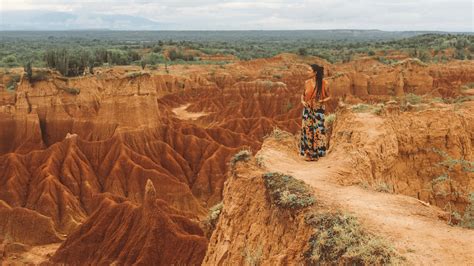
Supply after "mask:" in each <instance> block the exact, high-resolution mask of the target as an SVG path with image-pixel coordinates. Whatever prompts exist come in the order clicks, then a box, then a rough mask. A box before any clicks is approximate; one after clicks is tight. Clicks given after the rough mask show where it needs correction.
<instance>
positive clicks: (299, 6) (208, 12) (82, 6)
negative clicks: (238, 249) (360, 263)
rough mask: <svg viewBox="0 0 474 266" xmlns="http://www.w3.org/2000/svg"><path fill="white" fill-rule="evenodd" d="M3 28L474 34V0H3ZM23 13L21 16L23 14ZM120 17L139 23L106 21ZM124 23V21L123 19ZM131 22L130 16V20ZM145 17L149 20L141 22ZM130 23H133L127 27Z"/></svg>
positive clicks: (1, 14) (1, 5)
mask: <svg viewBox="0 0 474 266" xmlns="http://www.w3.org/2000/svg"><path fill="white" fill-rule="evenodd" d="M0 3H1V4H0V11H1V12H0V16H3V18H0V19H1V22H0V23H2V24H10V26H11V25H14V24H15V23H17V22H15V20H11V18H10V17H11V16H10V17H9V16H8V14H9V13H10V14H12V13H14V14H16V13H19V11H22V12H23V13H24V14H31V11H34V12H37V11H41V12H46V13H47V12H50V11H54V12H66V13H68V14H72V15H74V18H73V19H72V18H69V20H68V23H70V24H74V23H76V24H80V25H81V26H82V27H83V28H109V29H135V28H136V27H137V25H132V24H133V23H137V21H142V22H140V23H145V22H143V21H147V20H149V21H151V22H156V23H157V24H156V25H162V24H166V25H172V26H171V27H172V28H173V29H178V30H226V29H227V30H233V29H238V30H265V29H268V30H275V29H290V30H291V29H381V30H440V31H469V32H472V31H473V16H474V9H473V0H397V1H388V0H260V1H247V0H240V1H233V0H227V1H226V0H202V1H200V0H184V1H179V0H156V1H151V0H101V1H99V0H94V1H92V0H83V1H79V0H0ZM20 13H21V12H20ZM117 15H128V16H131V17H137V20H135V22H129V21H128V20H123V19H122V21H120V23H118V24H117V21H116V20H108V19H102V17H103V16H106V17H108V18H110V17H114V16H117ZM122 18H123V16H122ZM129 18H130V17H129ZM141 18H145V19H146V20H140V19H141ZM127 23H129V24H127Z"/></svg>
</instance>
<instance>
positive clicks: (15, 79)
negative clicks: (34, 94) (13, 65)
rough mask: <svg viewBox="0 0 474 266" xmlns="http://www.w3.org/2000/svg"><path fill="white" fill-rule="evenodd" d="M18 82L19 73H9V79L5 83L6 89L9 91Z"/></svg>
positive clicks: (14, 87)
mask: <svg viewBox="0 0 474 266" xmlns="http://www.w3.org/2000/svg"><path fill="white" fill-rule="evenodd" d="M18 82H20V75H18V74H13V75H11V77H10V80H9V81H8V82H7V84H6V87H7V90H10V91H14V90H16V87H17V86H18V85H17V84H18Z"/></svg>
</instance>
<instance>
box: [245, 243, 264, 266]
mask: <svg viewBox="0 0 474 266" xmlns="http://www.w3.org/2000/svg"><path fill="white" fill-rule="evenodd" d="M262 253H263V248H262V246H259V247H258V248H256V249H250V248H248V247H245V248H244V251H243V252H242V256H243V257H244V259H245V262H246V263H247V265H249V266H258V265H260V260H261V258H262Z"/></svg>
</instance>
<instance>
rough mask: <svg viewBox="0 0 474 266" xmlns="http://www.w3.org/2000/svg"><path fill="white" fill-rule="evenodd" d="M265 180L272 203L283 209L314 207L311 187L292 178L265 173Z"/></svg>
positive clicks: (279, 174) (280, 174)
mask: <svg viewBox="0 0 474 266" xmlns="http://www.w3.org/2000/svg"><path fill="white" fill-rule="evenodd" d="M263 179H264V183H265V187H266V189H267V191H268V193H269V194H270V197H271V199H272V201H273V202H274V203H275V204H276V205H278V206H280V207H282V208H286V209H293V210H295V209H301V208H305V207H308V206H311V205H313V204H314V203H315V201H316V199H315V198H314V196H313V193H312V191H311V189H310V187H309V186H308V185H307V184H306V183H304V182H303V181H301V180H297V179H295V178H294V177H292V176H289V175H285V174H282V173H265V174H264V175H263Z"/></svg>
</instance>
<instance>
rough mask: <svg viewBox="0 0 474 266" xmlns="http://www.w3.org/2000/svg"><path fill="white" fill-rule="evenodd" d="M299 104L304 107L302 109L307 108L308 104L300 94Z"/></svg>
mask: <svg viewBox="0 0 474 266" xmlns="http://www.w3.org/2000/svg"><path fill="white" fill-rule="evenodd" d="M301 104H302V105H303V106H304V107H308V104H307V103H306V102H305V101H304V95H303V94H301Z"/></svg>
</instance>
